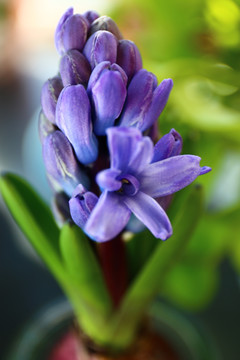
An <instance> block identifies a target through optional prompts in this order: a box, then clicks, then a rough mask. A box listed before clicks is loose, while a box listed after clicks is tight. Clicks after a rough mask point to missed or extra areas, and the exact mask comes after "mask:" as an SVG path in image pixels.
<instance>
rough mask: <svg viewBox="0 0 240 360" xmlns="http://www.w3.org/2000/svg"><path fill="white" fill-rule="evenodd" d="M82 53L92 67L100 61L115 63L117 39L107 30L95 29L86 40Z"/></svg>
mask: <svg viewBox="0 0 240 360" xmlns="http://www.w3.org/2000/svg"><path fill="white" fill-rule="evenodd" d="M83 54H84V55H85V56H86V58H87V59H88V61H89V63H90V65H91V68H92V69H94V67H95V66H96V65H97V64H99V63H100V62H102V61H110V62H111V63H115V62H116V59H117V39H116V37H115V36H114V35H113V34H112V33H110V32H108V31H103V30H100V31H97V32H95V33H94V34H93V35H92V36H90V38H89V39H88V41H87V42H86V45H85V47H84V49H83Z"/></svg>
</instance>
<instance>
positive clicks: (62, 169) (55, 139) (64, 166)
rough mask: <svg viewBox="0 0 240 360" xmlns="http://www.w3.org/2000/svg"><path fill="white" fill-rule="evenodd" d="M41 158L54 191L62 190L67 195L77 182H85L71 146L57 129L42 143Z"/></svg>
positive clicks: (70, 193) (71, 191)
mask: <svg viewBox="0 0 240 360" xmlns="http://www.w3.org/2000/svg"><path fill="white" fill-rule="evenodd" d="M43 159H44V163H45V166H46V170H47V174H48V178H49V181H50V183H51V185H52V186H53V188H54V189H55V191H60V190H62V189H63V190H64V191H65V192H66V193H67V194H68V195H69V196H72V193H73V191H74V189H75V188H76V186H77V185H78V184H79V183H83V184H87V178H86V176H85V175H84V174H83V172H82V171H81V169H80V167H79V164H78V162H77V160H76V158H75V155H74V152H73V149H72V146H71V144H70V142H69V141H68V139H67V138H66V136H65V135H64V134H63V133H62V132H61V131H59V130H57V131H55V132H54V133H52V134H50V135H48V136H47V138H46V139H45V141H44V143H43Z"/></svg>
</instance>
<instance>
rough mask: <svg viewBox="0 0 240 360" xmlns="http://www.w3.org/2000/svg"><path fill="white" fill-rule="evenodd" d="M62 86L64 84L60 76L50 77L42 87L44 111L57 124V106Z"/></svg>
mask: <svg viewBox="0 0 240 360" xmlns="http://www.w3.org/2000/svg"><path fill="white" fill-rule="evenodd" d="M62 88H63V84H62V80H61V79H60V77H59V76H55V77H53V78H51V79H48V80H47V81H46V82H45V84H44V85H43V87H42V92H41V104H42V109H43V113H44V115H45V116H46V118H47V119H48V120H49V121H51V122H52V123H53V124H56V121H55V114H56V106H57V100H58V97H59V95H60V93H61V91H62Z"/></svg>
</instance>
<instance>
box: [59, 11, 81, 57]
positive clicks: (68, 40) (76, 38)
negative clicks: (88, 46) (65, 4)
mask: <svg viewBox="0 0 240 360" xmlns="http://www.w3.org/2000/svg"><path fill="white" fill-rule="evenodd" d="M87 32H88V21H87V20H86V19H85V18H84V17H83V16H82V15H80V14H75V15H71V16H69V17H68V18H67V19H66V20H65V22H64V23H63V24H62V27H61V30H60V32H59V33H58V47H57V49H59V50H60V51H59V52H60V55H63V54H64V53H65V52H67V51H68V50H73V49H76V50H79V51H81V50H82V49H83V47H84V45H85V43H86V40H87Z"/></svg>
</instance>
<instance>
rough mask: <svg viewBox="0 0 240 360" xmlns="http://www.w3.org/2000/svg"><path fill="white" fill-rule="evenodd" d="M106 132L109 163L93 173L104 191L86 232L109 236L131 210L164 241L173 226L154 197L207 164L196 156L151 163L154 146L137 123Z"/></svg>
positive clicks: (186, 180) (182, 182)
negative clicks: (143, 134) (201, 165)
mask: <svg viewBox="0 0 240 360" xmlns="http://www.w3.org/2000/svg"><path fill="white" fill-rule="evenodd" d="M107 137H108V146H109V152H110V158H111V167H110V169H107V170H104V171H101V172H100V173H99V174H98V175H97V178H96V181H97V183H98V185H99V186H100V188H101V189H102V191H103V192H102V195H101V196H100V198H99V200H98V202H97V204H96V205H95V207H94V209H93V210H92V212H91V214H90V216H89V219H88V221H87V223H86V226H85V231H86V233H87V234H88V235H89V236H90V237H91V238H93V239H94V240H96V241H98V242H103V241H107V240H110V239H113V238H114V237H115V236H116V235H118V233H120V232H121V231H122V230H123V229H124V227H125V226H126V224H127V222H128V220H129V218H130V215H131V213H133V214H134V215H135V216H136V217H137V218H138V219H139V220H140V221H142V222H143V224H144V225H145V226H146V227H148V228H149V230H150V231H151V232H152V233H153V235H154V236H155V237H157V238H160V239H162V240H166V239H167V238H169V237H170V236H171V234H172V226H171V223H170V221H169V219H168V217H167V215H166V213H165V211H164V210H163V209H162V207H161V206H160V205H159V204H158V203H157V201H156V200H155V199H154V198H157V197H159V196H165V195H169V194H172V193H174V192H176V191H179V190H180V189H182V188H184V187H185V186H187V185H189V184H190V183H192V182H193V181H194V180H195V179H196V178H197V177H198V176H199V175H202V174H203V173H206V172H207V171H210V170H211V169H210V168H208V167H203V168H201V167H200V165H199V162H200V158H199V157H198V156H194V155H182V156H181V155H179V156H174V157H171V158H168V159H165V160H162V161H158V162H156V163H152V164H151V160H152V157H153V152H154V145H153V143H152V141H151V139H150V138H149V137H143V136H142V134H141V132H140V131H139V130H138V129H135V128H125V127H122V128H121V127H113V128H109V129H107ZM109 216H111V218H109Z"/></svg>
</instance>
